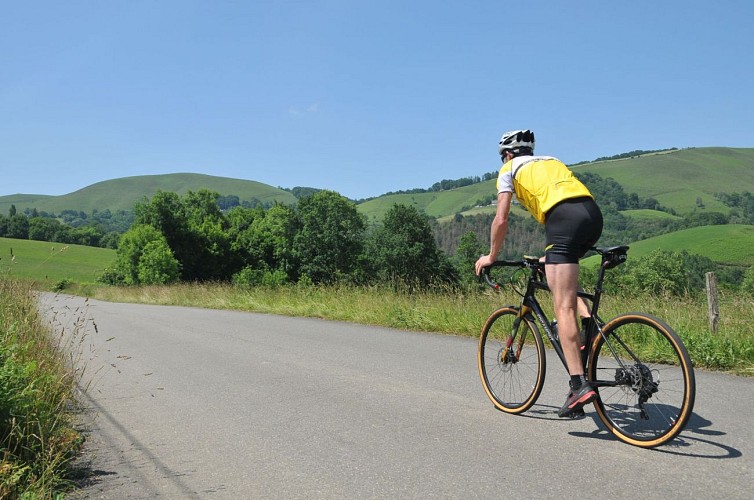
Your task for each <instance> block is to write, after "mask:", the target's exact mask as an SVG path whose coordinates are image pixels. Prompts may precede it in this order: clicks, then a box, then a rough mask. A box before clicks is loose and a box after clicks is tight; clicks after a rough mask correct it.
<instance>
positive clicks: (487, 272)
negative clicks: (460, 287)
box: [481, 257, 542, 290]
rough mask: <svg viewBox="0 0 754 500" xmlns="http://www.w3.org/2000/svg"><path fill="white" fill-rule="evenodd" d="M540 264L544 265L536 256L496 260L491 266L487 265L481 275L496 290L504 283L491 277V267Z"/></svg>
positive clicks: (521, 266) (522, 266)
mask: <svg viewBox="0 0 754 500" xmlns="http://www.w3.org/2000/svg"><path fill="white" fill-rule="evenodd" d="M539 265H542V264H541V263H540V262H539V259H538V258H534V257H524V258H523V259H522V260H496V261H495V262H493V263H492V264H490V265H489V266H485V267H483V268H482V273H481V277H482V278H483V279H484V281H485V282H486V283H487V284H488V285H489V286H490V287H492V288H493V289H495V290H499V289H500V288H502V285H501V284H500V283H498V282H497V281H495V280H493V279H492V278H491V277H490V269H492V268H493V267H520V268H524V267H533V266H539Z"/></svg>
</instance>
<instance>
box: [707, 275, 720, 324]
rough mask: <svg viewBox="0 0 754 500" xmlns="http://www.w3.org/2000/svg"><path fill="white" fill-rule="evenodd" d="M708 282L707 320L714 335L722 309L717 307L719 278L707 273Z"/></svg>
mask: <svg viewBox="0 0 754 500" xmlns="http://www.w3.org/2000/svg"><path fill="white" fill-rule="evenodd" d="M704 276H705V278H706V281H707V319H708V320H709V329H710V331H711V332H712V333H715V332H716V331H717V323H718V321H720V309H719V308H718V306H717V278H715V273H705V275H704Z"/></svg>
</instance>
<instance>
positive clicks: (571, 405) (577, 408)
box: [558, 384, 597, 418]
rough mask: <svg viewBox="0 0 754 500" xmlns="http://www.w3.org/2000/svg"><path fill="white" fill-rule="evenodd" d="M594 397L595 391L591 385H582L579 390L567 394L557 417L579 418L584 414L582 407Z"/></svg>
mask: <svg viewBox="0 0 754 500" xmlns="http://www.w3.org/2000/svg"><path fill="white" fill-rule="evenodd" d="M596 397H597V391H595V390H594V389H593V388H592V386H591V385H589V384H583V385H582V386H581V387H580V388H579V389H577V390H575V391H573V390H572V391H571V392H569V393H568V397H567V398H566V402H565V404H563V407H562V408H561V409H560V411H559V412H558V416H559V417H561V418H566V417H578V416H581V415H583V414H584V405H586V404H589V403H591V402H592V401H594V398H596Z"/></svg>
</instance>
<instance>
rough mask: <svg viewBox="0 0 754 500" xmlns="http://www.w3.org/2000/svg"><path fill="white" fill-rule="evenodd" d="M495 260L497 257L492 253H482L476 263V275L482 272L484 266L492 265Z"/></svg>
mask: <svg viewBox="0 0 754 500" xmlns="http://www.w3.org/2000/svg"><path fill="white" fill-rule="evenodd" d="M494 262H495V258H494V257H492V255H482V256H481V257H479V259H478V260H477V261H476V264H474V269H475V270H476V275H477V276H479V275H480V274H482V268H484V267H487V266H490V265H492V264H493V263H494Z"/></svg>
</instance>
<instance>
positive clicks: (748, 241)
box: [587, 224, 754, 266]
mask: <svg viewBox="0 0 754 500" xmlns="http://www.w3.org/2000/svg"><path fill="white" fill-rule="evenodd" d="M628 245H629V246H630V247H631V248H630V250H629V251H628V257H629V259H632V258H634V259H636V258H639V257H643V256H645V255H648V254H649V253H651V252H653V251H655V250H657V249H661V250H668V251H680V250H686V251H687V252H689V253H691V254H696V255H702V256H704V257H708V258H709V259H712V260H713V261H715V262H717V263H719V264H732V265H740V266H751V265H754V251H752V248H754V226H750V225H744V224H726V225H722V226H701V227H693V228H691V229H684V230H682V231H676V232H673V233H668V234H663V235H662V236H655V237H653V238H648V239H646V240H642V241H635V242H633V243H628ZM598 259H599V257H598V256H592V257H589V259H587V262H588V263H590V265H592V264H598V263H599V260H598Z"/></svg>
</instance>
